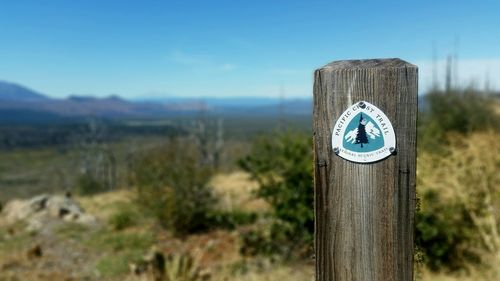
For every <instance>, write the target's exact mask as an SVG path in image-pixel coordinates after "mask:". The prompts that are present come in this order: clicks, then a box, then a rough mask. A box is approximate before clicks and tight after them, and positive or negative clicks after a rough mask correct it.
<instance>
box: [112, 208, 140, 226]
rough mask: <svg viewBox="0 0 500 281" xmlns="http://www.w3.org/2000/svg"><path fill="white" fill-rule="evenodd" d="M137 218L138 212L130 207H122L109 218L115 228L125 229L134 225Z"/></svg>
mask: <svg viewBox="0 0 500 281" xmlns="http://www.w3.org/2000/svg"><path fill="white" fill-rule="evenodd" d="M136 220H137V213H136V212H134V210H131V209H129V208H120V209H119V210H118V211H117V212H116V213H114V214H113V215H112V216H111V217H110V218H109V224H110V225H111V227H112V228H113V229H114V230H123V229H126V228H129V227H131V226H134V225H135V224H136V222H137V221H136Z"/></svg>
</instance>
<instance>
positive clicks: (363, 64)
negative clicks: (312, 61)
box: [320, 58, 417, 70]
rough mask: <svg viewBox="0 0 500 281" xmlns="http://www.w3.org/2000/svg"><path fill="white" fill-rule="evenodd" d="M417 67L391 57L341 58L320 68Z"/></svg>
mask: <svg viewBox="0 0 500 281" xmlns="http://www.w3.org/2000/svg"><path fill="white" fill-rule="evenodd" d="M403 67H411V68H413V67H414V68H417V66H416V65H414V64H411V63H409V62H406V61H404V60H402V59H399V58H390V59H368V60H339V61H334V62H331V63H329V64H327V65H325V66H323V67H321V68H320V70H323V69H325V70H326V69H327V70H341V69H368V68H403Z"/></svg>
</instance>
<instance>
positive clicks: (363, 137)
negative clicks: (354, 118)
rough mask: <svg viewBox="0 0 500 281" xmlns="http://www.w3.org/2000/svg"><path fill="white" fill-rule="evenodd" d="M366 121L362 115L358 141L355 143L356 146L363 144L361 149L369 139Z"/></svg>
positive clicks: (357, 135)
mask: <svg viewBox="0 0 500 281" xmlns="http://www.w3.org/2000/svg"><path fill="white" fill-rule="evenodd" d="M365 126H366V120H365V119H363V114H360V117H359V125H358V133H357V134H356V139H355V141H356V142H355V143H356V144H361V147H363V144H364V143H368V137H367V136H366V129H365Z"/></svg>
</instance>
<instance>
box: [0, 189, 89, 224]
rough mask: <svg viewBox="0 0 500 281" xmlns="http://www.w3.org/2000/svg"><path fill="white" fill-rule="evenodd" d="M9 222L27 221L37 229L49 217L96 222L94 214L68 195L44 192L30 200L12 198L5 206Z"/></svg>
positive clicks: (4, 214) (4, 209) (82, 222)
mask: <svg viewBox="0 0 500 281" xmlns="http://www.w3.org/2000/svg"><path fill="white" fill-rule="evenodd" d="M2 213H3V216H4V217H5V220H6V221H7V223H15V222H18V221H25V222H27V223H28V228H29V229H31V230H37V229H40V228H41V227H43V224H44V222H45V221H46V220H47V219H55V220H63V221H72V222H76V223H81V224H86V225H90V224H94V223H95V222H96V219H95V217H94V216H92V215H89V214H86V213H85V211H84V210H83V209H82V208H81V207H80V206H79V205H78V203H77V202H75V201H74V200H73V199H72V198H70V197H68V196H60V195H48V194H42V195H38V196H35V197H33V198H32V199H29V200H12V201H10V202H8V203H7V204H6V205H5V207H4V208H3V211H2Z"/></svg>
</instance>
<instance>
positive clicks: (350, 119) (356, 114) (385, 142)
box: [332, 101, 396, 163]
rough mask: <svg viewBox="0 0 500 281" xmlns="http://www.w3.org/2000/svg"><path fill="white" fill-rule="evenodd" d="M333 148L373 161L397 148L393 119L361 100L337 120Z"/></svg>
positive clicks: (355, 159) (345, 155)
mask: <svg viewBox="0 0 500 281" xmlns="http://www.w3.org/2000/svg"><path fill="white" fill-rule="evenodd" d="M332 147H333V152H334V153H335V154H337V155H338V156H340V157H342V158H344V159H346V160H349V161H352V162H355V163H372V162H377V161H379V160H382V159H384V158H386V157H388V156H390V155H391V154H393V153H395V151H396V135H395V133H394V128H393V127H392V124H391V121H390V120H389V118H388V117H387V116H386V115H385V114H384V112H383V111H382V110H380V109H379V108H377V107H376V106H375V105H373V104H371V103H369V102H367V101H360V102H357V103H355V104H354V105H352V106H350V107H349V108H348V109H346V110H345V111H344V112H343V113H342V114H341V115H340V117H339V118H338V119H337V122H335V126H334V127H333V133H332Z"/></svg>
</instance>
